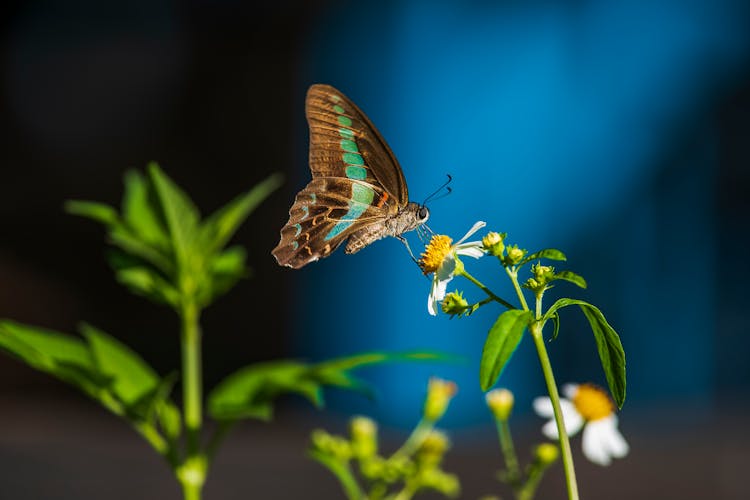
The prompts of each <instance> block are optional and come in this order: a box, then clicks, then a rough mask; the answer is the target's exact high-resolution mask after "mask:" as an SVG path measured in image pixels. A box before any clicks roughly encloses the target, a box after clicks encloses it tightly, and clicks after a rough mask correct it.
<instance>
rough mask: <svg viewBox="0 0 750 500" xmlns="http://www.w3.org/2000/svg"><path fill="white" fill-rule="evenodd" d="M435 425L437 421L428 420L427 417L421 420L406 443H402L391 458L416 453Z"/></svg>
mask: <svg viewBox="0 0 750 500" xmlns="http://www.w3.org/2000/svg"><path fill="white" fill-rule="evenodd" d="M434 426H435V422H434V421H432V420H427V419H425V418H423V419H422V420H420V421H419V423H418V424H417V426H416V427H415V428H414V430H413V431H412V432H411V434H410V435H409V437H408V438H407V439H406V441H405V442H404V444H402V445H401V448H399V449H398V450H396V451H395V452H394V453H393V455H391V458H393V457H396V456H399V455H406V456H409V455H411V454H412V453H414V452H415V451H416V450H417V449H418V448H419V447H420V446H421V445H422V443H423V442H424V440H425V439H426V438H427V436H428V435H429V434H430V432H431V431H432V428H433V427H434Z"/></svg>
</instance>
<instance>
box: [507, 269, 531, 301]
mask: <svg viewBox="0 0 750 500" xmlns="http://www.w3.org/2000/svg"><path fill="white" fill-rule="evenodd" d="M505 272H506V273H508V276H509V277H510V281H511V282H512V283H513V288H514V289H515V290H516V295H518V300H520V301H521V307H522V308H523V310H524V311H528V310H529V305H528V304H527V303H526V297H524V295H523V290H521V285H519V284H518V271H517V270H516V269H515V268H514V269H511V268H509V267H506V268H505Z"/></svg>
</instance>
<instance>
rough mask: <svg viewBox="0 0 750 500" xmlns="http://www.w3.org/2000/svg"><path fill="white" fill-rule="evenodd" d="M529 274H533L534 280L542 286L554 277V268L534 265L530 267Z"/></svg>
mask: <svg viewBox="0 0 750 500" xmlns="http://www.w3.org/2000/svg"><path fill="white" fill-rule="evenodd" d="M531 272H532V273H533V274H534V278H536V280H537V281H538V282H539V283H540V284H542V285H544V284H547V283H549V282H550V281H552V278H553V277H554V275H555V268H553V267H552V266H543V265H541V264H534V265H532V266H531Z"/></svg>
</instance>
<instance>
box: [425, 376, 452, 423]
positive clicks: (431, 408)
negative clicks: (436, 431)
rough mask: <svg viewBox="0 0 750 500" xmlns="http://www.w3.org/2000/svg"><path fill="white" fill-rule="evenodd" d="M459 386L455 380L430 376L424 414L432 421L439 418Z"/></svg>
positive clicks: (426, 418)
mask: <svg viewBox="0 0 750 500" xmlns="http://www.w3.org/2000/svg"><path fill="white" fill-rule="evenodd" d="M456 391H457V387H456V384H455V383H454V382H451V381H449V380H443V379H440V378H437V377H432V378H430V382H429V383H428V384H427V398H426V399H425V402H424V410H423V412H422V413H423V416H424V418H425V420H430V421H432V422H434V421H436V420H439V419H440V418H441V417H442V416H443V415H444V414H445V411H446V410H447V409H448V403H450V401H451V399H452V398H453V396H454V395H455V394H456Z"/></svg>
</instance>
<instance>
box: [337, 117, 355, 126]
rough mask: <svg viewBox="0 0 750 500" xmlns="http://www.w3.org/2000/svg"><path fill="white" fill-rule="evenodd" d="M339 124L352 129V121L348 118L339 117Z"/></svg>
mask: <svg viewBox="0 0 750 500" xmlns="http://www.w3.org/2000/svg"><path fill="white" fill-rule="evenodd" d="M339 124H340V125H343V126H344V127H351V126H352V120H351V119H350V118H349V117H348V116H339Z"/></svg>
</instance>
